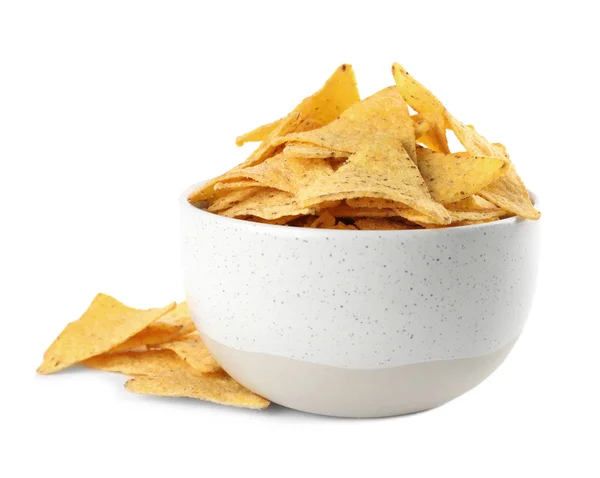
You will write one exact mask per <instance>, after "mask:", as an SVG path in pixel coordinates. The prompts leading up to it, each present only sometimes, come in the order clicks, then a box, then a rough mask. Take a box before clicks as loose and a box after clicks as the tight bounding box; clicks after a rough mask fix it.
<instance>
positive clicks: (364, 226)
mask: <svg viewBox="0 0 600 478" xmlns="http://www.w3.org/2000/svg"><path fill="white" fill-rule="evenodd" d="M354 225H355V226H356V227H357V228H358V229H360V230H361V231H385V230H403V229H413V228H412V227H411V226H408V225H406V224H403V223H401V222H396V221H390V220H389V219H384V218H372V217H369V218H360V219H356V220H355V221H354Z"/></svg>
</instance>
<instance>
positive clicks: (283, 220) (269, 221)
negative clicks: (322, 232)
mask: <svg viewBox="0 0 600 478" xmlns="http://www.w3.org/2000/svg"><path fill="white" fill-rule="evenodd" d="M299 217H301V216H298V215H296V216H283V217H278V218H277V219H263V218H262V217H256V216H248V217H247V218H245V220H247V221H252V222H258V223H260V224H271V225H276V226H284V225H286V224H288V223H289V222H291V221H293V220H294V219H297V218H299Z"/></svg>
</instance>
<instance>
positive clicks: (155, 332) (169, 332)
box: [110, 302, 196, 353]
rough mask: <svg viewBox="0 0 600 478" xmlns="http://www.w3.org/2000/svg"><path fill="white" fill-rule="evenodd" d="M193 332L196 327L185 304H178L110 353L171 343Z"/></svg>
mask: <svg viewBox="0 0 600 478" xmlns="http://www.w3.org/2000/svg"><path fill="white" fill-rule="evenodd" d="M195 330H196V326H195V325H194V323H193V322H192V317H191V316H190V312H189V310H188V307H187V303H185V302H180V303H179V304H177V307H175V309H173V310H172V311H171V312H169V313H168V314H165V315H164V316H163V317H161V318H160V319H158V320H157V321H156V322H154V323H152V324H150V325H149V326H148V327H146V328H145V329H144V330H142V331H141V332H138V333H137V334H135V335H134V336H133V337H130V338H129V339H127V340H126V341H125V342H123V343H122V344H119V345H117V346H116V347H114V348H112V349H111V350H110V352H111V353H112V352H122V351H124V350H130V349H135V348H138V347H144V346H147V345H156V344H162V343H165V342H171V341H172V340H175V339H176V338H177V337H181V336H184V335H187V334H189V333H191V332H193V331H195Z"/></svg>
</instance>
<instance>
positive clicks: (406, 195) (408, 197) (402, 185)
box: [297, 138, 451, 224]
mask: <svg viewBox="0 0 600 478" xmlns="http://www.w3.org/2000/svg"><path fill="white" fill-rule="evenodd" d="M380 139H381V138H380ZM297 196H298V200H299V202H300V204H302V205H304V206H311V205H313V204H316V203H319V202H322V201H334V200H339V199H354V198H360V197H372V198H380V199H388V200H391V201H397V202H401V203H403V204H406V205H407V206H410V207H412V208H414V209H416V210H418V211H420V212H422V213H423V214H427V215H429V216H431V217H432V219H433V221H434V222H436V223H439V224H449V223H450V220H451V219H450V216H449V215H448V211H446V209H445V208H444V207H443V206H442V205H441V204H438V203H436V202H434V201H433V200H432V199H431V196H430V195H429V191H428V190H427V186H426V185H425V181H424V180H423V178H422V177H421V174H420V173H419V170H418V168H417V166H416V165H415V164H414V162H413V161H412V160H411V159H410V157H409V156H408V154H407V153H406V151H404V149H403V148H402V144H401V143H400V142H398V144H393V143H392V144H390V143H387V142H378V143H375V142H369V143H365V144H364V145H363V146H361V148H360V149H359V151H358V152H357V153H356V154H353V155H352V156H351V157H350V158H349V159H348V161H346V163H345V164H344V165H343V166H341V167H340V168H339V169H338V170H337V171H335V172H334V173H333V174H330V175H328V176H326V177H323V178H321V179H318V180H316V181H314V183H313V184H312V185H310V186H307V187H305V188H303V189H301V190H300V191H299V192H298V195H297Z"/></svg>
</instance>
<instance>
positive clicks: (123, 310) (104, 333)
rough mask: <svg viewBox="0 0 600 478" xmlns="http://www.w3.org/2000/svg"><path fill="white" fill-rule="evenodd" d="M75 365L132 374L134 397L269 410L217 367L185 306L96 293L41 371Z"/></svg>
mask: <svg viewBox="0 0 600 478" xmlns="http://www.w3.org/2000/svg"><path fill="white" fill-rule="evenodd" d="M75 364H83V365H85V366H87V367H91V368H95V369H100V370H107V371H110V372H120V373H123V374H126V375H130V376H132V377H134V378H131V379H130V380H129V381H127V383H126V384H125V388H126V389H127V390H131V391H132V392H137V393H142V394H148V395H161V396H170V397H190V398H197V399H200V400H206V401H209V402H214V403H221V404H224V405H231V406H235V407H246V408H266V407H268V406H269V401H268V400H265V399H264V398H262V397H259V396H258V395H256V394H254V393H252V392H251V391H249V390H247V389H246V388H244V387H243V386H242V385H240V384H239V383H237V382H236V381H235V380H234V379H233V378H231V377H230V376H229V375H227V373H226V372H225V371H224V370H223V369H222V368H221V367H220V366H219V364H218V363H217V362H216V360H215V359H214V358H213V357H212V355H211V354H210V352H209V351H208V349H207V348H206V347H205V346H204V344H203V343H202V339H201V338H200V335H199V334H198V332H197V331H196V328H195V326H194V324H193V322H192V319H191V317H190V314H189V311H188V308H187V305H186V303H185V302H182V303H180V304H175V303H172V304H169V305H168V306H166V307H163V308H160V309H149V310H139V309H133V308H131V307H127V306H126V305H124V304H122V303H121V302H119V301H118V300H116V299H114V298H112V297H110V296H108V295H105V294H98V295H97V296H96V298H95V299H94V300H93V302H92V303H91V305H90V306H89V307H88V309H87V310H86V311H85V313H84V314H83V315H82V316H81V317H80V318H79V319H78V320H76V321H75V322H71V323H70V324H68V325H67V326H66V327H65V329H64V330H63V331H62V332H61V334H60V335H59V336H58V338H57V339H56V340H55V341H54V342H53V343H52V345H50V347H49V348H48V350H46V353H45V354H44V361H43V363H42V365H40V367H39V368H38V372H39V373H41V374H50V373H54V372H58V371H60V370H63V369H65V368H67V367H69V366H71V365H75Z"/></svg>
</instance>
